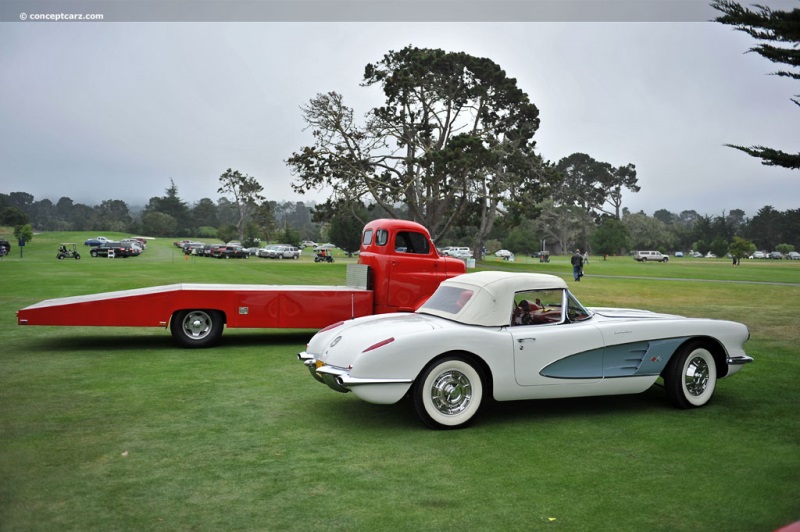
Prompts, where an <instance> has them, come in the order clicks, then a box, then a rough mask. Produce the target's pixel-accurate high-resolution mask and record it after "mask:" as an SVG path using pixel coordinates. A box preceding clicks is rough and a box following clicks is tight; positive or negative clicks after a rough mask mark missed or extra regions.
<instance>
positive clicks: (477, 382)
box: [413, 356, 484, 429]
mask: <svg viewBox="0 0 800 532" xmlns="http://www.w3.org/2000/svg"><path fill="white" fill-rule="evenodd" d="M483 383H484V378H483V373H482V371H481V370H480V368H478V367H477V366H475V365H474V364H472V363H470V362H469V361H467V360H466V359H465V358H462V357H459V356H450V357H446V358H442V359H439V360H436V361H434V362H432V363H431V364H429V365H428V366H427V367H426V368H425V369H424V370H423V371H422V373H421V374H420V375H419V377H418V378H417V380H416V382H415V383H414V390H413V397H414V409H415V410H416V412H417V415H418V416H419V417H420V419H422V421H423V423H425V424H426V425H427V426H429V427H430V428H432V429H455V428H461V427H464V426H465V425H466V424H467V423H468V422H469V421H470V420H472V418H473V417H474V416H475V414H476V413H477V412H478V410H479V409H480V406H481V401H482V400H483V390H484V385H483Z"/></svg>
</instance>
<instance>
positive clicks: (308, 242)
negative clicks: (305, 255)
mask: <svg viewBox="0 0 800 532" xmlns="http://www.w3.org/2000/svg"><path fill="white" fill-rule="evenodd" d="M316 245H317V243H316V242H312V241H311V240H303V241H302V242H300V247H303V248H313V247H315V246H316Z"/></svg>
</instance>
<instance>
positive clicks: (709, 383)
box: [663, 342, 717, 408]
mask: <svg viewBox="0 0 800 532" xmlns="http://www.w3.org/2000/svg"><path fill="white" fill-rule="evenodd" d="M663 375H664V388H665V389H666V391H667V397H668V398H669V400H670V402H671V403H672V404H673V405H675V406H676V407H677V408H697V407H699V406H703V405H705V404H706V403H708V401H710V400H711V396H712V395H714V390H715V389H716V387H717V365H716V363H715V362H714V356H713V355H712V354H711V352H710V351H709V350H708V349H707V348H706V347H705V346H704V345H703V344H702V343H699V342H690V343H688V344H686V345H684V346H683V347H681V348H680V349H679V350H678V352H677V353H675V355H674V356H673V357H672V359H671V360H670V361H669V364H667V367H666V368H665V369H664V374H663Z"/></svg>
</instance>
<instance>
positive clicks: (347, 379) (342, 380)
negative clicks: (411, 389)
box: [336, 374, 414, 388]
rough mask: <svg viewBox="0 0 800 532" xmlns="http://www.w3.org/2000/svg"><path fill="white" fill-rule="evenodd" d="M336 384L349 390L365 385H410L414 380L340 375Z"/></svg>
mask: <svg viewBox="0 0 800 532" xmlns="http://www.w3.org/2000/svg"><path fill="white" fill-rule="evenodd" d="M336 380H337V382H338V383H339V384H340V385H341V386H346V387H347V388H350V387H351V386H363V385H365V384H411V383H412V382H414V379H359V378H358V377H351V376H350V375H347V374H345V375H342V376H341V377H339V378H338V379H336Z"/></svg>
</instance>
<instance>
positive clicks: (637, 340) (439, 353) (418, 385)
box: [298, 272, 753, 429]
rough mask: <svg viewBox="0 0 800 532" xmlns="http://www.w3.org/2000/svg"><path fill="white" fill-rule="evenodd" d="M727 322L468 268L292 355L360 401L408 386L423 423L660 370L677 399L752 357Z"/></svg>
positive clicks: (334, 329)
mask: <svg viewBox="0 0 800 532" xmlns="http://www.w3.org/2000/svg"><path fill="white" fill-rule="evenodd" d="M749 336H750V334H749V331H748V329H747V327H746V326H744V325H742V324H740V323H734V322H729V321H720V320H710V319H694V318H685V317H681V316H674V315H667V314H656V313H653V312H649V311H644V310H631V309H612V308H585V307H583V306H582V305H581V304H580V303H579V302H578V300H577V299H576V298H575V296H573V295H572V294H571V293H570V292H569V290H568V289H567V285H566V283H565V282H564V280H563V279H561V278H559V277H555V276H552V275H541V274H527V273H508V272H479V273H471V274H466V275H460V276H458V277H455V278H453V279H449V280H447V281H445V282H443V283H442V284H441V285H440V286H439V288H438V290H436V292H435V293H434V294H433V296H431V298H430V299H429V300H428V301H427V302H426V303H425V304H424V305H423V306H422V307H421V308H420V309H419V310H418V311H417V312H416V313H413V314H408V313H403V314H384V315H378V316H367V317H363V318H357V319H354V320H350V321H346V322H340V323H337V324H334V325H331V326H330V327H327V328H325V329H323V330H321V331H320V332H318V333H317V334H316V335H314V337H313V338H312V339H311V341H310V342H309V344H308V347H307V349H306V351H305V352H302V353H300V354H299V355H298V357H299V359H300V360H301V361H303V362H304V363H305V365H306V366H307V367H308V369H309V370H310V371H311V374H312V375H313V376H314V378H316V379H317V380H318V381H320V382H323V383H325V384H327V385H328V386H329V387H330V388H332V389H334V390H336V391H339V392H353V393H354V394H355V395H356V396H358V397H359V398H361V399H363V400H365V401H368V402H370V403H378V404H391V403H395V402H397V401H399V400H400V399H401V398H403V397H404V396H405V395H406V394H409V393H410V394H411V396H412V398H413V402H414V407H415V409H416V411H417V413H418V415H419V416H420V418H421V419H422V421H423V422H424V423H425V424H426V425H428V426H429V427H431V428H436V429H441V428H456V427H461V426H464V424H466V423H468V422H469V421H470V420H471V419H472V418H473V417H474V416H475V414H476V413H477V412H478V410H479V408H480V406H481V403H482V402H483V400H484V398H486V397H489V396H491V397H493V398H494V399H496V400H498V401H512V400H518V399H545V398H563V397H583V396H592V395H618V394H633V393H640V392H643V391H645V390H647V389H648V388H650V387H651V386H652V385H653V384H654V383H655V381H656V379H658V378H659V377H662V378H663V380H664V387H665V389H666V393H667V397H668V398H669V400H670V401H671V402H672V403H673V404H674V405H675V406H676V407H678V408H693V407H699V406H703V405H705V404H706V403H707V402H708V401H709V400H710V399H711V396H712V394H713V393H714V389H715V387H716V385H717V380H718V379H721V378H723V377H727V376H729V375H733V374H734V373H736V372H737V371H738V370H739V369H741V367H742V366H743V365H744V364H746V363H748V362H752V360H753V359H752V358H751V357H749V356H747V355H746V354H745V352H744V347H743V345H744V343H745V342H746V341H747V340H748V338H749Z"/></svg>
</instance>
